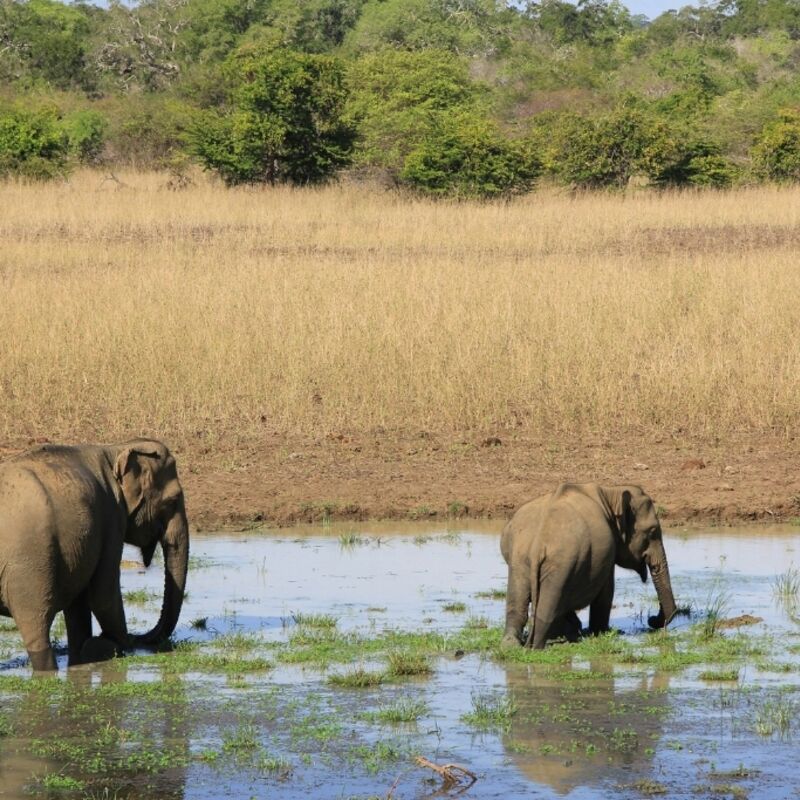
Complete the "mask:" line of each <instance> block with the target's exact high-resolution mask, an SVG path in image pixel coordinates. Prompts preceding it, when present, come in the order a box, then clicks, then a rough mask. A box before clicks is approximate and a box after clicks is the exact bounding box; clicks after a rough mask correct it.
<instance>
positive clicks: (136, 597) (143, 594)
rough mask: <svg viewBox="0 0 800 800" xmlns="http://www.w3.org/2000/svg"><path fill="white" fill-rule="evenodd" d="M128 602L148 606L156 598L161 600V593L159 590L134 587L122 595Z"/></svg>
mask: <svg viewBox="0 0 800 800" xmlns="http://www.w3.org/2000/svg"><path fill="white" fill-rule="evenodd" d="M122 598H123V600H124V601H125V602H126V603H130V604H131V605H134V606H146V605H147V604H148V603H151V602H153V601H154V600H160V598H161V595H160V594H158V593H157V592H151V591H148V590H147V589H132V590H130V591H128V592H125V593H124V594H123V595H122Z"/></svg>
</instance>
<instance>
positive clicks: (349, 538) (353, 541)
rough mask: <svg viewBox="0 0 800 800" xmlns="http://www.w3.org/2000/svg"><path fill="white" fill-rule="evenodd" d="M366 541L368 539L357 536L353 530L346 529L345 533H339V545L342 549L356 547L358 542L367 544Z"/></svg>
mask: <svg viewBox="0 0 800 800" xmlns="http://www.w3.org/2000/svg"><path fill="white" fill-rule="evenodd" d="M368 541H369V540H368V539H365V538H364V537H363V536H359V535H358V534H357V533H356V532H355V531H347V532H346V533H340V534H339V546H340V547H341V548H342V549H344V550H347V549H349V548H351V547H356V546H358V545H360V544H367V543H368Z"/></svg>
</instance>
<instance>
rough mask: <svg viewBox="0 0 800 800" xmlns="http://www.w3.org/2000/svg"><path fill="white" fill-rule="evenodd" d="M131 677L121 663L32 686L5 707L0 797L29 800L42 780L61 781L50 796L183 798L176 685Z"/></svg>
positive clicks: (180, 705) (185, 743) (181, 695)
mask: <svg viewBox="0 0 800 800" xmlns="http://www.w3.org/2000/svg"><path fill="white" fill-rule="evenodd" d="M130 677H131V676H129V674H128V669H127V667H126V666H125V664H124V662H123V663H122V664H120V662H114V663H106V664H87V665H82V666H80V667H74V668H71V669H69V670H67V671H66V672H65V674H64V675H63V677H62V678H61V679H57V678H50V679H44V680H40V679H32V683H31V685H30V687H29V690H28V691H26V692H25V693H24V694H23V695H22V696H20V697H18V698H16V699H14V700H13V701H11V702H9V701H4V704H3V710H4V712H6V713H5V717H6V719H7V721H8V722H9V723H10V727H11V731H12V734H11V735H10V736H8V737H6V738H4V739H0V798H4V800H5V798H9V800H10V798H14V800H22V798H26V797H30V794H31V792H35V793H39V792H41V791H42V789H43V788H44V787H45V784H43V782H44V781H46V780H54V781H55V780H61V781H64V783H63V785H58V786H54V787H53V788H55V789H58V788H66V789H70V788H71V789H73V790H75V789H79V788H80V785H81V784H82V785H83V787H84V790H85V791H91V792H92V793H93V795H92V796H101V797H102V796H106V795H105V794H103V793H104V792H106V790H107V791H108V796H110V797H114V796H127V794H126V793H127V792H128V791H130V792H134V793H135V796H136V797H137V798H142V800H156V798H167V800H179V798H183V797H184V790H185V784H186V766H187V764H188V763H189V749H190V745H189V727H188V725H189V721H188V714H187V697H186V693H185V687H184V685H183V681H182V680H181V679H179V678H176V677H175V676H173V675H160V674H159V673H154V674H151V675H149V676H148V678H149V680H148V681H147V682H142V681H141V677H142V675H141V673H139V674H138V676H137V677H138V678H139V680H138V681H130ZM37 681H38V683H37ZM165 687H167V688H165ZM151 689H154V690H155V691H151ZM154 772H158V780H157V786H154V785H152V780H151V778H150V775H151V774H153V773H154ZM70 778H73V779H74V780H76V781H78V784H76V785H73V786H70V785H69V784H68V783H67V781H68V780H69V779H70Z"/></svg>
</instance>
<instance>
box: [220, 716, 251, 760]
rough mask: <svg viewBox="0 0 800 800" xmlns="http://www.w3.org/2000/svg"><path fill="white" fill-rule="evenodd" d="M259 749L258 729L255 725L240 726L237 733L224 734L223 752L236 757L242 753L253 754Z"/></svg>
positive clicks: (227, 732) (228, 732)
mask: <svg viewBox="0 0 800 800" xmlns="http://www.w3.org/2000/svg"><path fill="white" fill-rule="evenodd" d="M257 749H258V729H257V728H256V726H255V725H253V724H250V723H247V724H243V725H240V726H239V727H238V728H237V729H236V730H235V731H226V732H225V733H223V734H222V751H223V752H224V753H229V754H232V755H234V756H240V755H241V754H242V753H247V754H248V755H249V754H251V753H252V752H253V751H254V750H257Z"/></svg>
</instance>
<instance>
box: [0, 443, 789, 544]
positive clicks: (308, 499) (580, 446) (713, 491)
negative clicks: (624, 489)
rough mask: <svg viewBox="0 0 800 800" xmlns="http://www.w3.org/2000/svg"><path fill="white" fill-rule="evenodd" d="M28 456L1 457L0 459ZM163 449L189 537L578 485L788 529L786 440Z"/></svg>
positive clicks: (464, 504) (480, 512) (512, 502)
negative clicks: (629, 490)
mask: <svg viewBox="0 0 800 800" xmlns="http://www.w3.org/2000/svg"><path fill="white" fill-rule="evenodd" d="M122 438H124V437H122ZM38 441H46V440H42V439H37V440H36V442H38ZM36 442H35V441H34V440H26V441H24V442H13V443H6V444H5V445H3V446H0V457H3V458H5V457H8V456H10V455H13V454H14V453H16V452H19V451H21V450H24V449H26V448H27V447H29V446H31V445H33V444H35V443H36ZM168 443H169V444H170V446H171V447H172V449H173V451H174V452H175V454H176V457H177V459H178V464H179V469H180V472H181V477H182V480H183V484H184V487H185V491H186V499H187V507H188V510H189V514H190V519H191V521H192V525H193V527H194V528H195V529H197V530H200V531H214V530H223V529H242V528H252V527H256V526H266V527H285V526H289V525H295V524H300V523H313V522H319V521H322V520H325V519H329V520H331V521H337V520H342V521H344V520H353V521H356V520H358V521H367V520H370V521H376V520H437V519H438V520H443V519H447V518H461V517H466V518H495V519H498V518H500V519H502V518H507V517H509V516H510V515H511V514H512V513H513V511H514V509H515V508H516V507H517V506H519V505H520V504H522V503H523V502H525V501H526V500H527V499H530V498H532V497H535V496H537V495H539V494H542V493H543V492H546V491H549V490H550V489H552V488H553V487H554V486H556V485H558V484H559V483H560V482H562V481H585V480H597V481H599V482H601V483H611V484H614V483H637V484H640V485H641V486H643V487H644V488H645V490H646V491H647V492H648V493H649V494H650V495H651V496H652V497H653V499H654V501H655V503H656V505H657V506H658V507H659V511H660V514H661V516H662V519H663V521H664V523H665V525H666V526H668V527H673V526H678V525H681V526H683V525H691V526H701V525H702V526H714V525H735V524H745V523H764V522H769V523H778V522H790V521H793V520H795V519H797V520H798V523H799V524H800V469H798V467H799V466H800V445H799V444H798V442H797V441H796V440H795V439H794V438H791V437H779V436H774V437H765V436H763V435H755V434H749V435H738V436H736V437H727V438H725V439H722V438H720V439H708V438H698V437H689V436H685V435H683V434H681V433H680V432H678V433H672V434H666V435H663V436H662V435H658V434H657V435H649V436H648V435H633V434H630V435H627V436H617V437H602V436H594V437H582V438H574V439H573V440H567V439H564V438H558V439H556V438H554V439H552V440H549V441H546V442H544V441H541V440H538V439H535V438H532V437H530V436H527V435H525V434H524V433H519V432H516V431H497V432H483V433H474V432H472V433H469V434H464V435H454V434H443V433H429V432H425V431H421V432H418V433H414V434H401V435H395V434H391V433H387V432H377V433H370V434H365V433H358V434H349V433H336V434H328V435H326V436H322V437H303V436H287V435H286V434H283V433H277V432H265V433H264V435H263V436H259V437H258V438H251V439H242V438H238V439H237V438H236V437H233V436H231V437H228V439H227V440H226V439H225V438H224V437H219V439H217V441H216V442H215V443H214V444H213V446H211V445H210V444H209V443H208V442H206V441H203V440H199V441H198V440H184V441H182V440H180V439H171V440H170V439H168Z"/></svg>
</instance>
